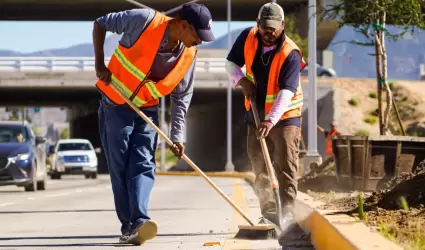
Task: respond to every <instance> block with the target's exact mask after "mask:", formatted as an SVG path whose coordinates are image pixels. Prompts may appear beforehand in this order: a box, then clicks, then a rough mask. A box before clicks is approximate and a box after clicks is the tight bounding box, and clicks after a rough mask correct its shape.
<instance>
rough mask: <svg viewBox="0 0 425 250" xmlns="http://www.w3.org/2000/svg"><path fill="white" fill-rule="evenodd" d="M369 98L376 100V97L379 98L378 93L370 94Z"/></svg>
mask: <svg viewBox="0 0 425 250" xmlns="http://www.w3.org/2000/svg"><path fill="white" fill-rule="evenodd" d="M369 97H370V98H373V99H376V97H377V94H376V92H369Z"/></svg>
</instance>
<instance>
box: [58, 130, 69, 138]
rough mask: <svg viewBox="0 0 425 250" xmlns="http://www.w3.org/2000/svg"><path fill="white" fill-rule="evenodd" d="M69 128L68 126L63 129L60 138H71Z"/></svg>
mask: <svg viewBox="0 0 425 250" xmlns="http://www.w3.org/2000/svg"><path fill="white" fill-rule="evenodd" d="M68 132H69V129H68V128H64V129H62V131H61V133H60V138H61V139H68V138H69V133H68Z"/></svg>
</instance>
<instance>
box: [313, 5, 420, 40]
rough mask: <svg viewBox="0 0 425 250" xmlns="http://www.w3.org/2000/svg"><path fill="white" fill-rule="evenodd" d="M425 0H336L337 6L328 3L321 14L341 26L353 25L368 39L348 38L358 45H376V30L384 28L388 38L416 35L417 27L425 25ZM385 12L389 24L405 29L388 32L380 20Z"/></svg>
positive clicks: (397, 38)
mask: <svg viewBox="0 0 425 250" xmlns="http://www.w3.org/2000/svg"><path fill="white" fill-rule="evenodd" d="M424 12H425V2H424V1H423V0H357V1H346V0H336V2H335V4H334V5H328V6H326V10H323V11H322V13H321V17H322V18H324V19H330V20H335V21H337V22H338V23H339V24H340V26H341V27H342V26H343V25H350V26H352V27H353V28H354V30H355V31H357V32H359V33H361V34H363V35H364V38H366V41H345V42H349V43H352V44H357V45H367V46H374V45H375V38H374V35H375V33H374V30H375V29H383V30H384V31H385V35H386V36H387V38H388V39H390V40H392V41H398V40H399V39H402V38H403V37H404V36H405V35H406V34H408V33H410V34H411V35H414V32H415V27H417V28H420V29H424V28H425V13H424ZM384 13H385V16H386V23H390V24H393V25H395V26H396V27H399V28H401V29H402V31H401V32H398V33H397V32H393V33H392V32H389V31H388V30H387V29H385V23H382V22H381V23H379V21H380V18H381V17H382V15H383V14H384Z"/></svg>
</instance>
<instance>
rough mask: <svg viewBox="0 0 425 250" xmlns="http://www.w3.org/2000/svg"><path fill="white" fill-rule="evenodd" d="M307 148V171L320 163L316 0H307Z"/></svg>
mask: <svg viewBox="0 0 425 250" xmlns="http://www.w3.org/2000/svg"><path fill="white" fill-rule="evenodd" d="M308 18H309V19H308V21H309V25H308V148H307V154H306V156H305V161H304V163H305V164H304V166H305V170H306V171H308V170H309V168H310V164H311V163H313V162H316V163H318V164H321V157H320V155H319V153H318V151H317V86H316V78H317V69H316V60H317V42H316V41H317V18H316V0H309V1H308Z"/></svg>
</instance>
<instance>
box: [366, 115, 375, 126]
mask: <svg viewBox="0 0 425 250" xmlns="http://www.w3.org/2000/svg"><path fill="white" fill-rule="evenodd" d="M363 121H364V122H366V123H368V124H370V125H374V124H376V122H377V121H378V119H377V118H376V117H375V116H366V117H365V118H364V120H363Z"/></svg>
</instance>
